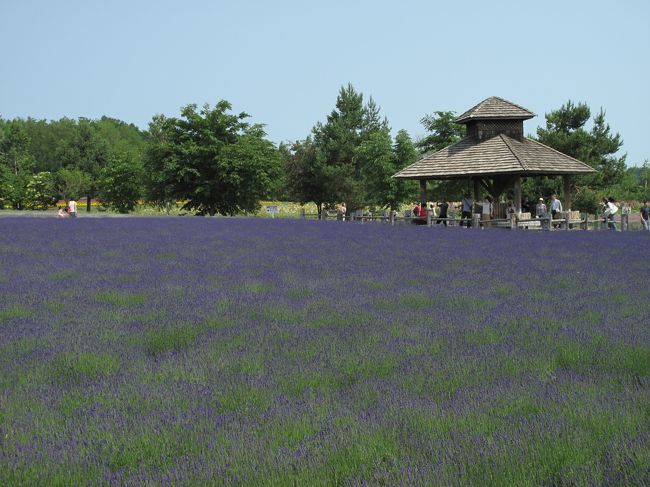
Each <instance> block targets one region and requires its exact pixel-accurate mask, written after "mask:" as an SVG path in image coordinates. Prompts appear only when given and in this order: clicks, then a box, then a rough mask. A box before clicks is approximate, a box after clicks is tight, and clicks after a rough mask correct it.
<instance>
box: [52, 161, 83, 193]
mask: <svg viewBox="0 0 650 487" xmlns="http://www.w3.org/2000/svg"><path fill="white" fill-rule="evenodd" d="M91 184H92V182H91V180H90V176H89V175H88V174H86V173H85V172H84V171H82V170H81V169H76V168H74V167H70V168H65V167H64V168H61V169H59V170H58V171H57V172H56V174H55V175H54V185H55V188H56V191H57V192H58V194H59V196H61V197H63V198H64V199H70V198H79V196H81V195H84V194H88V192H89V190H90V187H91Z"/></svg>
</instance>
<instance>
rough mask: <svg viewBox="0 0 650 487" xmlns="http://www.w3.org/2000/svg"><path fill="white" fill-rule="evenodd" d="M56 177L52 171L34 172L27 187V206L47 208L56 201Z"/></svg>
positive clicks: (34, 208) (30, 207)
mask: <svg viewBox="0 0 650 487" xmlns="http://www.w3.org/2000/svg"><path fill="white" fill-rule="evenodd" d="M56 196H57V193H56V189H55V186H54V177H53V175H52V173H51V172H49V171H43V172H39V173H36V174H34V175H33V176H32V177H31V178H30V179H29V181H28V182H27V187H26V189H25V206H26V207H27V208H29V209H32V210H47V209H48V208H49V207H50V206H52V204H53V203H55V202H56V199H57V198H56Z"/></svg>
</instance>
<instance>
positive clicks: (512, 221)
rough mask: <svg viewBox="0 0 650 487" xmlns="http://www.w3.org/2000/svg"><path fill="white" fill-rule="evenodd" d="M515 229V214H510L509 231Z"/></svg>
mask: <svg viewBox="0 0 650 487" xmlns="http://www.w3.org/2000/svg"><path fill="white" fill-rule="evenodd" d="M516 228H517V214H516V213H511V214H510V230H514V229H516Z"/></svg>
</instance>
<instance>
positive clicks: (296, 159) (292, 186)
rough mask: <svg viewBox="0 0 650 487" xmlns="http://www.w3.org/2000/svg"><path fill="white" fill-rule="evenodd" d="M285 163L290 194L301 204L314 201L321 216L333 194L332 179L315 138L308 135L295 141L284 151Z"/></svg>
mask: <svg viewBox="0 0 650 487" xmlns="http://www.w3.org/2000/svg"><path fill="white" fill-rule="evenodd" d="M283 163H284V173H285V175H286V179H287V190H288V192H289V196H290V197H291V198H292V199H294V200H296V201H298V202H299V203H300V204H305V203H307V202H308V201H313V202H314V203H315V204H316V208H317V211H318V215H319V216H320V214H321V212H322V210H323V203H325V202H326V201H327V200H328V195H329V194H331V190H330V187H329V186H330V184H331V181H330V180H329V175H328V174H327V169H326V166H325V164H324V161H323V157H322V156H321V155H320V154H319V152H318V148H317V147H316V143H315V142H314V140H313V139H312V138H311V137H307V138H306V139H305V140H301V141H296V142H294V143H293V144H292V145H291V147H290V148H289V149H288V150H287V151H283Z"/></svg>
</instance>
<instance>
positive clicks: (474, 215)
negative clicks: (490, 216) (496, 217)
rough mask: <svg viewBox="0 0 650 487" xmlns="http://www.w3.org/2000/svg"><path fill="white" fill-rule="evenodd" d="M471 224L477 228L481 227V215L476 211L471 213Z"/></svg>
mask: <svg viewBox="0 0 650 487" xmlns="http://www.w3.org/2000/svg"><path fill="white" fill-rule="evenodd" d="M472 226H473V227H474V228H477V229H478V228H480V227H481V215H479V214H478V213H472Z"/></svg>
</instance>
